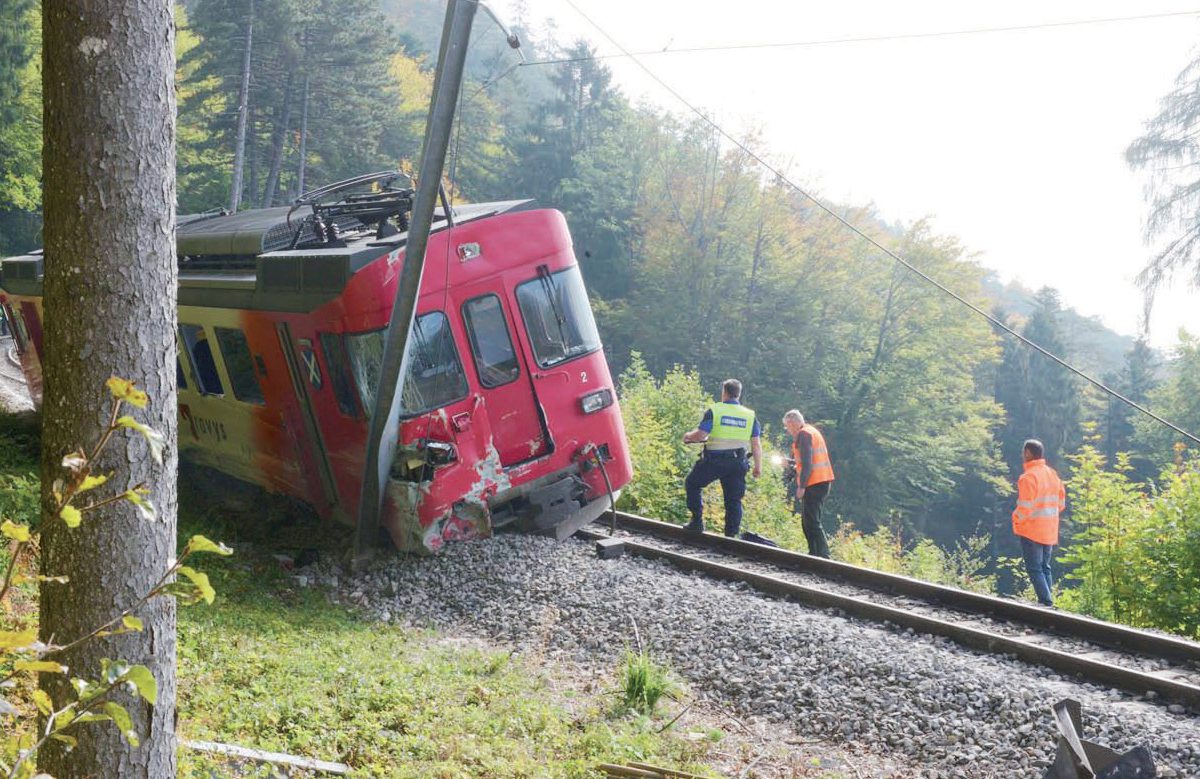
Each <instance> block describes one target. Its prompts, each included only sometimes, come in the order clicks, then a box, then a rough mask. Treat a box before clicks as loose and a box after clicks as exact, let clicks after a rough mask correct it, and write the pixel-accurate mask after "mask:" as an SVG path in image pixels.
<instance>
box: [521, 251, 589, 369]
mask: <svg viewBox="0 0 1200 779" xmlns="http://www.w3.org/2000/svg"><path fill="white" fill-rule="evenodd" d="M517 302H518V303H519V304H520V306H521V316H522V317H524V319H525V329H526V331H527V332H528V333H529V341H530V343H531V344H532V346H533V353H534V356H535V357H536V358H537V362H538V365H539V366H541V367H543V368H549V367H550V366H552V365H558V364H559V363H560V362H566V361H567V360H570V359H572V358H574V357H579V356H580V355H584V354H587V353H589V352H594V351H596V350H597V349H599V348H600V333H599V332H597V330H596V320H595V319H594V318H593V317H592V307H591V306H590V305H589V304H588V297H587V290H586V289H584V287H583V276H582V275H580V273H579V267H578V266H576V267H574V268H567V269H566V270H562V271H558V272H557V273H547V272H545V271H544V270H541V271H539V273H538V277H537V278H536V279H533V280H531V281H527V282H525V283H524V284H521V285H520V286H518V287H517Z"/></svg>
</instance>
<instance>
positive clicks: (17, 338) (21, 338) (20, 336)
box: [4, 305, 25, 354]
mask: <svg viewBox="0 0 1200 779" xmlns="http://www.w3.org/2000/svg"><path fill="white" fill-rule="evenodd" d="M4 311H5V313H6V314H7V319H8V330H9V332H10V333H12V337H13V343H14V344H15V345H16V347H17V354H24V353H25V335H24V333H22V332H21V325H20V324H18V323H17V313H16V309H14V308H11V307H10V306H8V305H5V306H4Z"/></svg>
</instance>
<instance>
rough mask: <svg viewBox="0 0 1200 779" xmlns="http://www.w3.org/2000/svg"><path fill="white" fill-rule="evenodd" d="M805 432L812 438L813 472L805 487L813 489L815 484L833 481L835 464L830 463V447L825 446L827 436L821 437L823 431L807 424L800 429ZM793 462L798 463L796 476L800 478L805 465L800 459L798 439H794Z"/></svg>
mask: <svg viewBox="0 0 1200 779" xmlns="http://www.w3.org/2000/svg"><path fill="white" fill-rule="evenodd" d="M800 429H801V430H803V431H804V432H806V433H808V434H809V435H810V436H812V472H811V473H809V475H808V484H805V485H804V486H805V487H811V486H813V485H814V484H821V483H822V482H827V481H833V464H832V463H831V462H829V447H828V446H826V445H825V436H823V435H821V431H820V430H818V429H816V428H815V427H813V426H812V425H810V424H807V423H806V424H805V425H804V427H802V428H800ZM792 460H794V461H795V463H796V476H797V477H799V476H800V474H801V473H803V472H804V463H803V462H802V461H801V459H800V447H798V446H796V439H794V438H793V439H792Z"/></svg>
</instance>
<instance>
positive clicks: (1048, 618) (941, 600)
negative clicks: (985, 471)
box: [617, 512, 1200, 663]
mask: <svg viewBox="0 0 1200 779" xmlns="http://www.w3.org/2000/svg"><path fill="white" fill-rule="evenodd" d="M617 526H618V527H621V528H624V529H626V530H630V531H633V532H636V533H643V534H648V535H653V536H657V537H659V538H663V539H666V540H669V541H675V542H678V543H682V544H688V545H690V546H697V547H701V548H705V549H711V550H714V551H718V552H723V553H725V554H729V555H733V556H736V557H740V558H742V559H745V560H749V561H752V562H761V563H768V564H770V565H774V566H777V567H779V568H785V569H787V570H790V571H796V572H797V573H807V574H812V575H815V576H820V577H822V578H826V579H835V580H838V581H842V582H845V583H847V584H852V585H855V586H858V587H865V588H867V589H872V590H878V591H880V592H886V593H891V594H893V595H903V596H907V597H912V598H919V599H921V600H924V601H927V602H930V603H936V604H938V605H942V606H946V607H948V608H955V609H960V610H962V611H968V612H971V613H973V614H977V615H982V616H991V617H997V618H1002V619H1006V620H1009V621H1013V622H1020V623H1023V624H1025V625H1028V626H1030V627H1033V628H1037V629H1038V630H1040V631H1044V632H1050V633H1054V634H1057V635H1060V636H1064V637H1067V638H1075V639H1079V640H1082V641H1088V642H1091V643H1094V644H1098V645H1101V646H1106V647H1109V648H1112V649H1120V650H1124V651H1127V652H1132V653H1136V654H1139V655H1142V656H1143V657H1145V656H1149V657H1156V658H1161V659H1164V660H1180V661H1187V662H1195V663H1200V643H1197V642H1195V641H1189V640H1187V639H1185V638H1179V637H1177V636H1168V635H1162V634H1159V633H1151V632H1149V631H1145V630H1139V629H1137V628H1131V627H1128V626H1126V625H1117V624H1114V623H1112V622H1105V621H1103V620H1098V619H1093V618H1091V617H1085V616H1082V615H1079V614H1073V613H1071V612H1068V611H1059V610H1056V609H1047V608H1045V607H1042V606H1035V605H1033V604H1030V603H1024V602H1022V601H1018V600H1012V599H1011V598H998V597H996V596H994V595H984V594H981V593H977V592H970V591H968V590H962V589H959V588H957V587H948V586H946V585H943V584H933V583H930V582H925V581H921V580H920V579H914V578H912V577H909V576H901V575H899V574H894V573H884V572H882V571H874V570H871V569H870V568H861V567H859V566H857V565H850V564H848V563H842V562H838V561H836V560H826V559H824V558H821V557H813V556H812V555H807V554H801V553H800V552H794V551H791V550H787V549H778V548H774V547H769V546H764V545H762V544H754V543H750V542H748V541H742V540H739V539H735V538H726V537H724V536H718V535H716V534H713V533H704V534H696V533H689V532H688V531H686V530H684V529H683V528H682V527H681V526H679V525H672V524H669V523H667V522H659V521H658V520H654V519H648V518H646V517H640V516H637V515H636V514H627V513H625V512H617Z"/></svg>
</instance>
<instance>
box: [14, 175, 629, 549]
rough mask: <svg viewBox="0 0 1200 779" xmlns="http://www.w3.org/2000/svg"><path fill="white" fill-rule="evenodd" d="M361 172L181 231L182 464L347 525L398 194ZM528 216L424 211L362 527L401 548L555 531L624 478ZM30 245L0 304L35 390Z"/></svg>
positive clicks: (391, 281)
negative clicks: (395, 386) (377, 467)
mask: <svg viewBox="0 0 1200 779" xmlns="http://www.w3.org/2000/svg"><path fill="white" fill-rule="evenodd" d="M397 180H398V176H397V175H396V174H374V175H372V176H364V177H362V178H360V179H356V180H352V181H350V182H343V183H342V184H339V185H334V186H331V187H328V188H325V189H323V190H321V191H318V192H315V193H312V194H311V195H309V196H306V197H305V198H302V199H301V201H298V205H297V206H294V207H290V208H289V207H282V208H269V209H263V210H256V211H244V212H241V213H239V214H236V215H232V216H230V215H224V214H207V215H199V216H191V217H181V218H180V220H179V227H178V230H177V248H178V254H179V271H180V272H179V329H178V348H179V363H178V366H177V371H178V375H177V378H178V384H179V423H180V424H179V447H180V454H181V455H182V456H183V458H184V459H185V460H188V461H191V462H194V463H197V464H200V465H203V466H207V467H209V468H212V469H215V470H217V471H220V472H222V473H224V474H228V475H229V476H232V477H235V478H237V479H240V480H243V481H246V482H249V483H252V484H255V485H259V486H261V487H263V488H265V489H266V490H268V491H270V492H273V493H279V494H283V495H287V496H291V497H293V498H297V499H299V500H301V501H303V502H305V503H307V504H309V505H310V506H311V507H312V508H313V509H314V510H315V511H316V512H317V513H318V514H319V515H320V516H322V517H324V518H327V519H333V520H340V521H343V522H346V523H351V522H352V521H353V518H354V517H355V516H357V512H358V503H359V499H360V492H361V486H362V476H363V464H364V452H365V449H366V438H367V430H368V419H367V416H368V414H369V410H370V409H371V407H372V403H373V400H374V397H373V393H374V390H375V386H376V384H377V382H378V378H379V371H380V363H381V359H382V356H383V334H384V331H385V329H386V328H387V326H388V317H389V316H390V315H391V307H392V301H393V298H394V294H395V289H396V282H397V278H398V276H399V272H400V269H401V266H402V264H403V263H404V262H405V254H404V248H405V241H406V237H407V229H408V222H407V219H408V212H409V210H410V209H411V198H412V191H411V190H409V189H397V188H394V186H393V185H394V184H395V182H396V181H397ZM528 206H529V204H528V202H526V201H512V202H502V203H482V204H474V205H467V206H460V207H458V208H457V209H453V210H451V212H450V215H449V216H450V218H449V219H447V214H446V213H445V211H444V210H439V211H438V212H437V214H436V216H435V222H434V228H433V233H432V234H431V236H430V239H429V245H428V249H427V252H426V267H425V271H424V276H423V280H422V285H421V292H420V297H419V300H418V305H417V316H416V321H415V324H414V328H413V333H412V337H411V338H410V342H409V370H408V373H407V375H406V376H405V378H404V381H403V389H402V406H403V413H402V420H401V422H400V431H399V444H398V448H397V451H396V457H395V460H394V464H393V467H392V470H391V478H390V480H389V486H388V489H387V494H386V497H385V500H384V509H383V515H382V517H381V524H382V525H383V527H384V528H386V530H387V531H388V533H389V534H390V536H391V539H392V541H393V542H394V543H395V545H396V546H397V547H398V548H400V549H403V550H410V551H436V550H438V549H439V548H441V547H442V545H443V544H444V543H445V542H446V541H450V540H463V539H468V538H473V537H477V536H486V535H489V534H490V533H491V531H492V530H493V529H495V528H497V527H500V526H503V525H506V524H510V523H519V524H520V525H521V526H523V527H525V528H526V529H531V530H538V531H546V532H555V533H557V534H558V535H559V537H563V536H565V535H566V534H568V533H570V532H573V531H574V529H576V528H577V527H579V526H580V525H582V524H584V523H586V522H588V521H590V520H592V519H594V518H596V517H597V516H599V515H600V514H601V513H602V512H603V511H604V510H605V509H606V507H607V506H608V503H609V499H610V493H611V492H612V491H615V490H620V488H621V487H622V486H624V485H625V484H627V483H628V482H629V480H630V478H631V476H632V466H631V464H630V460H629V453H628V444H627V442H626V439H625V433H624V428H623V426H622V423H621V415H620V410H619V408H618V405H617V398H616V392H615V388H614V385H613V381H612V377H611V375H610V373H609V369H608V365H607V363H606V361H605V358H604V354H603V351H602V349H601V344H600V339H599V335H598V333H597V330H596V325H595V321H594V319H593V316H592V311H591V308H590V305H589V302H588V298H587V292H586V290H585V288H584V283H583V279H582V276H581V275H580V270H579V266H578V264H577V263H576V261H575V257H574V253H573V250H572V245H571V237H570V233H569V232H568V229H567V225H566V221H565V220H564V218H563V216H562V214H560V213H559V212H557V211H554V210H546V209H531V208H529V207H528ZM42 263H43V257H42V255H41V253H40V252H34V253H31V254H29V255H25V256H21V257H11V258H7V259H4V260H3V261H2V263H0V305H3V306H4V310H5V313H6V314H7V315H8V317H9V320H10V321H11V322H12V323H13V324H14V330H15V334H14V337H15V342H16V346H17V349H18V351H19V353H20V355H21V361H22V365H23V368H24V372H25V375H26V378H27V380H28V383H29V387H30V391H31V394H32V395H33V397H34V399H35V402H40V397H41V355H42V337H41V325H42V307H41V294H42V267H43V265H42Z"/></svg>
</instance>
